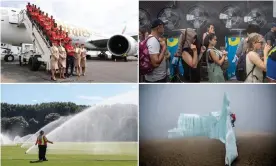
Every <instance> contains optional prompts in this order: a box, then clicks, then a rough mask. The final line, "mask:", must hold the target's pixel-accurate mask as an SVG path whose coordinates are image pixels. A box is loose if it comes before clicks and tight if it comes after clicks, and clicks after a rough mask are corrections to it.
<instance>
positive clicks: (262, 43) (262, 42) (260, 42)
mask: <svg viewBox="0 0 276 166" xmlns="http://www.w3.org/2000/svg"><path fill="white" fill-rule="evenodd" d="M256 43H261V44H263V43H264V42H263V41H258V42H256Z"/></svg>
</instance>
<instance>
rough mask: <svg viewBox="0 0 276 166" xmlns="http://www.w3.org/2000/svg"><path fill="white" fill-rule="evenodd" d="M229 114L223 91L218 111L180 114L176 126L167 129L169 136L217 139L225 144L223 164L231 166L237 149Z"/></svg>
mask: <svg viewBox="0 0 276 166" xmlns="http://www.w3.org/2000/svg"><path fill="white" fill-rule="evenodd" d="M229 115H230V101H229V99H228V97H227V94H226V93H225V94H224V97H223V106H222V109H221V111H219V112H210V113H209V115H197V114H180V116H179V118H178V122H177V128H174V129H171V130H169V131H168V132H169V138H179V137H193V136H207V137H209V138H211V139H218V140H220V141H221V142H222V143H224V144H225V149H226V155H225V164H227V165H229V166H231V163H232V162H233V161H234V160H235V159H236V158H237V157H238V151H237V145H236V136H235V133H234V130H233V128H232V125H231V119H230V116H229Z"/></svg>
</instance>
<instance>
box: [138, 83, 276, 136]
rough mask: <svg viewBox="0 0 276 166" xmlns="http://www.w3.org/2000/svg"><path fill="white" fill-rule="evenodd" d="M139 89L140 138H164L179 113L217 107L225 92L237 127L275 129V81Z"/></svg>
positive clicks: (200, 112)
mask: <svg viewBox="0 0 276 166" xmlns="http://www.w3.org/2000/svg"><path fill="white" fill-rule="evenodd" d="M139 91H140V94H139V103H140V104H139V120H140V121H139V126H140V133H139V135H140V140H143V139H166V138H167V135H168V134H167V131H168V130H169V129H172V128H174V127H176V125H177V120H178V116H179V115H180V113H193V114H208V113H209V112H211V111H220V109H221V108H222V99H223V94H224V92H226V93H227V94H228V97H229V99H230V107H231V111H232V112H235V113H236V118H237V120H236V123H235V125H236V128H235V130H236V131H239V132H254V133H255V132H258V133H259V132H266V133H267V132H271V133H276V127H275V126H276V100H275V99H276V85H264V84H257V85H256V84H255V85H253V84H247V85H243V84H231V85H227V84H223V85H222V84H217V85H215V84H212V85H211V84H200V85H199V84H198V85H195V84H190V85H188V84H174V85H171V84H167V85H166V84H163V85H162V84H155V85H145V84H143V85H140V87H139Z"/></svg>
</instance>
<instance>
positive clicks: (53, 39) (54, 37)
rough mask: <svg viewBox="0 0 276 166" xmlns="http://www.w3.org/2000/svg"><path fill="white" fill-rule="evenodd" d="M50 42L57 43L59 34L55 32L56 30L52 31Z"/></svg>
mask: <svg viewBox="0 0 276 166" xmlns="http://www.w3.org/2000/svg"><path fill="white" fill-rule="evenodd" d="M50 42H51V43H53V42H57V34H56V31H55V30H54V28H52V30H51V34H50Z"/></svg>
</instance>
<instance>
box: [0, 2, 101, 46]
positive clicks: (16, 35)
mask: <svg viewBox="0 0 276 166" xmlns="http://www.w3.org/2000/svg"><path fill="white" fill-rule="evenodd" d="M20 11H21V10H19V9H12V8H3V7H1V14H2V15H1V42H2V43H7V44H11V45H14V46H20V45H21V44H22V43H32V41H31V37H30V35H29V33H28V32H27V29H26V27H24V26H18V15H19V13H20ZM57 25H58V26H59V25H62V26H63V27H64V29H65V31H67V32H68V34H69V37H70V38H71V39H72V43H73V44H75V43H79V44H85V47H86V48H88V49H95V48H96V47H95V46H94V45H93V44H91V43H87V42H86V41H87V39H89V38H90V37H91V35H92V33H91V32H89V31H88V30H86V29H83V28H77V27H72V26H68V25H66V24H63V23H62V22H60V21H57Z"/></svg>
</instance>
